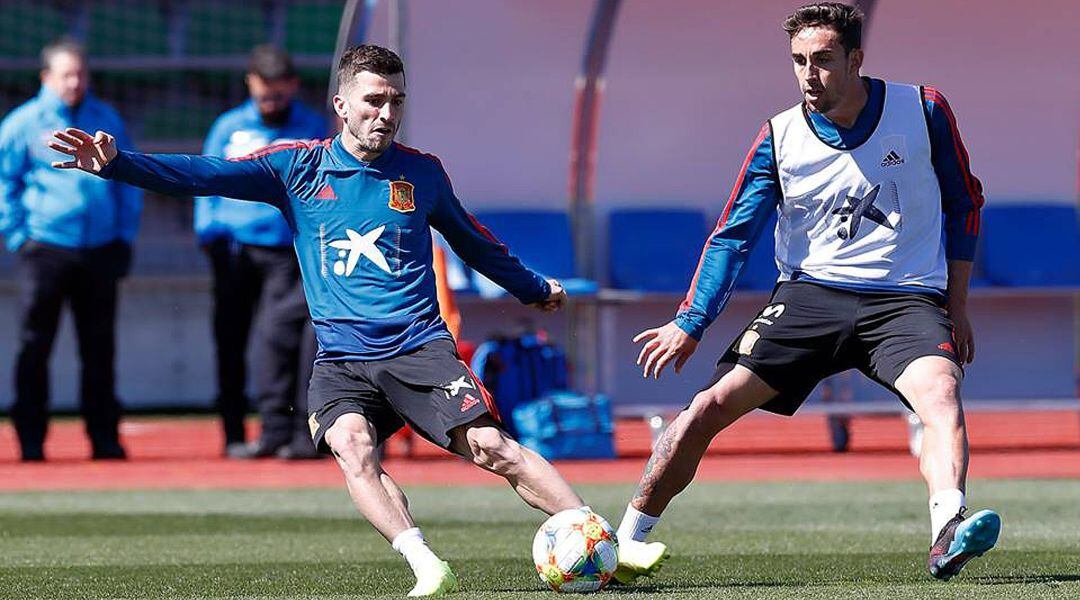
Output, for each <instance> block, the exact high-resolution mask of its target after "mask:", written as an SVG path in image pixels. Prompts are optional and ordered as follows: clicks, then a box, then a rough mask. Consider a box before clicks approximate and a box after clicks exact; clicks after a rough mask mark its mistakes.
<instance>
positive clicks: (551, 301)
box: [529, 279, 566, 312]
mask: <svg viewBox="0 0 1080 600" xmlns="http://www.w3.org/2000/svg"><path fill="white" fill-rule="evenodd" d="M547 282H548V285H549V286H551V293H550V294H548V297H547V298H546V299H544V300H541V301H540V302H534V303H532V304H530V305H529V306H532V307H535V308H538V309H540V310H542V311H544V312H555V311H557V310H559V309H560V308H562V307H563V306H565V305H566V290H565V289H563V286H562V284H561V283H559V280H558V279H548V280H547Z"/></svg>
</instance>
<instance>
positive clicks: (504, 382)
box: [472, 333, 569, 436]
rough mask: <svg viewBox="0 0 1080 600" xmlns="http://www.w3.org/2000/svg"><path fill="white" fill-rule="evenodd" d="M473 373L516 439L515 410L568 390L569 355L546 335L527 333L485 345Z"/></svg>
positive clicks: (481, 349)
mask: <svg viewBox="0 0 1080 600" xmlns="http://www.w3.org/2000/svg"><path fill="white" fill-rule="evenodd" d="M472 370H473V372H474V373H476V374H477V376H478V377H480V380H481V381H483V382H484V387H486V388H487V390H488V391H489V392H490V393H491V395H492V397H493V398H494V399H495V406H496V407H497V408H498V410H499V414H500V415H502V416H503V422H504V424H505V425H506V428H507V429H508V430H509V432H510V433H511V434H512V435H514V436H517V429H516V427H514V424H513V422H512V421H513V420H512V419H511V415H512V414H513V413H514V408H516V407H517V406H518V405H520V404H522V403H524V402H529V401H531V400H535V399H537V398H539V397H540V396H543V395H544V394H546V393H547V392H549V391H552V390H565V389H567V388H568V387H569V381H568V372H567V363H566V353H565V352H563V351H562V349H561V348H559V347H558V346H556V345H554V344H551V343H549V342H547V341H546V340H545V339H544V336H543V334H536V333H526V334H524V335H521V336H519V337H500V338H495V339H491V340H489V341H487V342H484V343H483V344H481V345H480V347H479V348H477V349H476V353H475V354H474V355H473V360H472Z"/></svg>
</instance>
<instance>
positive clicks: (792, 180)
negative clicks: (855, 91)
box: [770, 82, 947, 290]
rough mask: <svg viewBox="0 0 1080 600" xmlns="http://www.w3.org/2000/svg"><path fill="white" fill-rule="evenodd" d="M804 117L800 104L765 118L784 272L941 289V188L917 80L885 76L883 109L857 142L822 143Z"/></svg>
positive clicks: (782, 277)
mask: <svg viewBox="0 0 1080 600" xmlns="http://www.w3.org/2000/svg"><path fill="white" fill-rule="evenodd" d="M808 119H809V116H808V115H806V114H805V113H804V112H803V105H802V104H799V105H797V106H794V107H792V108H790V109H788V110H786V111H784V112H782V113H780V114H779V115H777V116H775V117H773V118H772V119H771V120H770V123H771V126H772V134H773V148H774V152H775V155H776V167H777V170H778V172H779V176H780V189H781V191H782V192H783V195H784V198H783V202H782V203H781V206H780V215H779V220H778V221H777V224H776V263H777V267H778V268H779V270H780V280H781V281H787V280H791V279H794V278H795V276H796V274H805V275H808V276H810V277H812V278H814V279H818V280H821V281H827V282H835V283H842V284H848V285H854V286H856V287H857V286H859V285H866V286H867V287H878V288H881V287H894V286H910V287H912V288H932V289H937V290H944V289H945V286H946V282H947V270H946V264H945V247H944V243H943V234H942V214H941V190H940V188H939V186H938V180H937V175H936V174H935V173H934V167H933V164H932V163H931V160H930V137H929V133H928V131H927V125H926V117H925V116H924V113H923V106H922V93H921V90H920V89H919V87H917V86H912V85H903V84H896V83H888V82H886V84H885V105H884V108H883V109H882V113H881V118H880V120H879V122H878V124H877V126H876V127H875V128H874V131H873V133H871V134H870V137H869V138H868V139H867V140H866V141H865V142H863V143H862V144H861V145H859V146H857V147H854V148H848V149H841V148H835V147H833V146H831V145H829V144H826V143H825V142H823V141H822V140H821V139H820V138H819V137H818V136H817V134H815V133H814V131H813V130H812V129H811V128H810V124H809V123H808Z"/></svg>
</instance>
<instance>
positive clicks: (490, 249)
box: [50, 45, 583, 596]
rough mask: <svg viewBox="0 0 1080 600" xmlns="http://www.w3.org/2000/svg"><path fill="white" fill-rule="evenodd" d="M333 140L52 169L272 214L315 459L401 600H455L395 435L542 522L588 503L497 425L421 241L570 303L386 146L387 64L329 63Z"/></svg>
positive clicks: (553, 300)
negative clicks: (401, 575)
mask: <svg viewBox="0 0 1080 600" xmlns="http://www.w3.org/2000/svg"><path fill="white" fill-rule="evenodd" d="M338 82H339V88H338V92H337V95H336V96H334V110H335V112H336V113H337V115H338V116H339V117H341V119H342V121H343V123H344V130H343V131H342V132H341V134H340V135H339V136H337V137H335V138H333V139H328V140H324V141H314V142H295V143H288V144H282V145H278V146H271V147H269V148H266V149H263V150H260V151H258V152H256V153H254V154H250V155H248V156H246V157H241V158H238V159H224V158H217V157H211V156H191V155H146V154H138V153H133V152H117V150H116V145H115V142H114V140H113V138H112V136H110V135H109V134H107V133H105V132H97V133H96V134H95V135H94V136H90V135H89V134H87V133H85V132H83V131H79V130H76V129H68V130H65V131H60V132H57V133H56V140H54V141H52V142H51V143H50V146H51V147H53V148H54V149H56V150H59V151H60V152H64V153H66V154H69V155H71V160H69V161H66V162H58V163H55V166H56V167H59V168H77V169H82V170H84V171H88V172H90V173H95V174H97V175H99V176H101V177H104V178H106V179H114V180H118V181H124V182H127V183H131V184H134V185H138V186H141V187H145V188H149V189H153V190H157V191H160V192H164V193H172V194H186V195H194V196H206V195H218V196H225V197H229V198H237V199H246V200H258V201H263V202H269V203H271V204H272V205H274V206H276V207H277V208H278V209H279V210H280V211H281V213H282V214H283V215H284V216H285V219H286V221H288V223H289V227H290V229H291V230H292V234H293V245H294V247H295V249H296V253H297V256H298V257H299V260H300V269H301V272H302V275H303V281H304V290H305V294H306V296H307V302H308V307H309V309H310V311H311V318H312V323H313V325H314V328H315V332H316V337H317V339H318V342H319V351H318V355H317V358H316V363H315V367H314V372H313V374H312V378H311V385H310V391H309V397H308V403H309V411H310V418H309V425H310V426H311V433H312V437H313V439H314V441H315V444H316V446H317V447H318V448H319V449H320V450H321V451H324V452H330V453H332V454H333V455H334V456H335V457H336V458H337V460H338V463H339V464H340V465H341V469H342V471H343V472H344V475H345V482H346V484H347V486H348V489H349V493H350V495H351V496H352V499H353V502H354V504H355V505H356V507H357V508H358V509H359V510H360V512H361V513H362V514H363V515H364V516H365V517H367V519H368V520H369V521H370V522H371V523H372V525H374V526H375V528H376V529H377V530H378V531H379V532H380V533H381V534H382V535H383V536H385V537H386V539H387V540H388V541H390V542H391V543H392V545H393V547H394V548H395V549H396V550H398V551H399V552H401V554H402V555H403V556H404V557H405V559H406V560H407V561H408V563H409V565H410V566H411V567H412V570H413V572H414V574H415V575H416V580H417V581H416V586H415V587H414V588H413V589H412V591H410V592H409V595H410V596H428V595H438V594H444V593H448V592H452V591H455V590H457V589H458V582H457V578H456V577H455V575H454V573H453V572H452V571H451V569H450V567H449V565H447V564H446V563H445V562H444V561H442V560H440V559H439V558H438V557H437V556H436V555H435V554H434V553H433V552H432V550H431V549H430V548H429V547H428V545H427V543H426V542H425V541H424V537H423V535H422V534H421V533H420V529H419V528H417V527H416V525H415V523H414V522H413V519H412V516H411V515H410V513H409V507H408V503H407V501H406V499H405V495H404V494H403V493H402V491H401V488H399V487H398V485H397V484H396V483H394V480H393V479H392V478H391V477H390V475H389V474H387V473H386V472H385V471H384V470H383V469H382V466H381V465H380V462H379V458H378V454H377V451H376V450H377V448H378V447H379V444H381V443H382V442H383V441H384V440H386V439H387V438H388V437H389V436H390V435H391V434H392V433H394V432H395V431H397V430H398V429H399V428H401V427H402V425H404V424H405V423H408V424H409V426H410V427H412V428H413V429H414V430H415V431H417V432H419V433H420V434H421V435H423V436H424V437H426V438H427V439H429V440H431V441H432V442H434V443H436V444H438V445H440V446H442V447H444V448H447V449H448V450H450V451H451V452H454V453H455V454H458V455H460V456H462V457H464V458H467V459H469V460H471V461H473V462H474V463H475V464H477V465H479V466H480V467H482V468H484V469H487V470H488V471H491V472H493V473H496V474H498V475H501V476H503V477H504V478H506V480H507V481H508V482H509V483H510V485H511V486H513V488H514V490H515V491H516V492H517V493H518V494H519V495H520V496H521V497H522V499H524V500H525V501H526V502H527V503H528V504H530V505H531V506H533V507H535V508H538V509H540V510H542V511H544V512H546V513H548V514H553V513H555V512H558V511H561V510H565V509H569V508H578V507H581V506H582V505H583V503H582V501H581V498H580V497H578V495H577V494H576V493H575V492H574V490H573V489H571V488H570V486H569V485H568V484H567V483H566V481H564V480H563V478H562V477H561V476H560V475H559V474H558V472H557V471H555V469H554V468H553V467H552V466H551V465H550V464H549V463H548V462H546V461H545V460H544V459H543V458H541V457H540V456H539V455H537V454H536V453H534V452H532V451H530V450H529V449H527V448H524V447H521V446H519V445H518V444H517V443H516V442H515V441H514V440H513V439H511V438H510V437H508V436H507V435H506V433H505V432H504V431H503V429H502V428H501V427H500V425H499V423H498V417H497V414H496V413H495V412H494V411H495V409H494V405H493V403H492V401H491V398H490V396H488V394H487V391H486V390H484V388H483V386H482V385H481V383H480V381H479V380H478V379H477V378H476V377H475V376H474V375H473V374H472V373H471V372H470V371H469V369H468V367H467V366H466V365H465V363H463V362H462V361H461V360H460V359H459V358H458V355H457V353H456V351H455V347H454V340H453V339H452V338H451V336H450V334H449V333H448V331H447V329H446V325H445V323H444V322H443V320H442V319H441V318H440V316H439V308H438V303H437V301H436V290H435V274H434V272H433V271H432V243H431V232H430V228H431V227H434V228H435V229H437V230H439V231H440V232H441V233H442V234H443V236H444V238H445V239H446V240H447V242H449V244H450V246H451V247H452V248H453V249H454V251H455V252H457V254H458V255H459V256H461V257H462V258H463V259H464V260H465V261H466V262H467V263H468V264H469V265H470V266H472V267H473V268H474V269H476V270H477V271H479V272H481V273H483V274H484V275H486V276H487V277H488V278H489V279H491V280H493V281H495V282H496V283H498V284H499V285H501V286H502V287H504V288H506V289H507V290H508V291H509V292H510V293H511V294H513V295H514V296H515V297H517V298H518V299H519V300H520V301H521V302H523V303H525V304H531V305H534V306H536V307H538V308H540V309H542V310H544V311H553V310H557V309H559V308H560V307H562V305H563V304H564V303H565V301H566V293H565V292H564V291H563V289H562V286H561V285H560V284H559V282H557V281H555V280H553V279H548V280H545V279H544V278H543V277H541V276H540V275H538V274H537V273H534V272H533V271H530V270H529V269H527V268H526V267H525V266H523V265H522V264H521V261H519V260H518V259H517V258H516V257H514V256H513V255H512V254H510V253H509V252H508V251H507V248H506V247H505V246H503V245H502V244H500V243H499V242H498V241H497V240H496V239H495V238H494V237H492V235H491V234H490V233H489V232H488V231H487V230H486V229H484V227H483V226H481V225H480V224H479V223H478V222H477V221H476V220H475V219H473V217H472V216H471V215H470V214H469V213H468V212H466V211H465V210H464V208H462V206H461V202H460V201H459V200H458V199H457V197H456V196H455V195H454V191H453V189H452V187H451V185H450V180H449V178H448V177H447V175H446V172H445V171H444V170H443V167H442V164H441V163H440V162H439V160H438V159H437V158H436V157H434V156H432V155H430V154H424V153H421V152H419V151H417V150H413V149H412V148H408V147H406V146H402V145H400V144H398V143H395V142H394V135H395V134H396V133H397V131H398V127H399V126H400V125H401V121H402V119H403V118H404V114H405V93H406V88H405V73H404V67H403V65H402V63H401V60H400V59H399V58H398V57H397V55H395V54H394V53H393V52H391V51H389V50H387V49H385V48H381V47H378V46H371V45H365V46H358V47H355V48H351V49H349V50H348V51H346V52H345V53H344V55H343V56H342V58H341V62H340V63H339V65H338Z"/></svg>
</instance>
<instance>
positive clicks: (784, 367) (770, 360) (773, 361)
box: [708, 281, 960, 415]
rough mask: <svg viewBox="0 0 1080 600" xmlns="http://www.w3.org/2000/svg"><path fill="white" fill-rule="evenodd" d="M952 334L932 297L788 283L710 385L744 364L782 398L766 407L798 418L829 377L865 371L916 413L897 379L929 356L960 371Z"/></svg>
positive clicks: (749, 328) (732, 350)
mask: <svg viewBox="0 0 1080 600" xmlns="http://www.w3.org/2000/svg"><path fill="white" fill-rule="evenodd" d="M952 330H953V324H952V321H951V320H950V319H949V316H948V314H947V313H946V312H945V308H944V307H943V306H941V305H940V304H939V303H938V302H936V301H935V300H934V299H933V298H930V297H927V296H925V295H921V294H914V293H908V294H904V293H887V292H881V293H878V292H855V291H848V290H841V289H836V288H830V287H826V286H823V285H819V284H816V283H809V282H804V281H789V282H783V283H780V284H779V285H778V286H777V287H776V290H775V291H774V292H773V296H772V299H771V300H770V301H769V304H768V306H766V307H765V308H764V309H763V310H762V311H761V313H759V314H758V316H757V318H755V319H754V320H753V321H751V322H750V325H749V326H747V328H746V330H745V331H743V333H742V334H741V335H740V336H739V337H738V338H736V339H735V341H734V342H733V343H732V344H731V346H730V347H729V348H728V350H727V352H725V353H724V355H723V357H721V358H720V361H719V362H718V363H717V366H716V373H715V374H714V375H713V378H712V380H711V381H710V382H709V385H708V387H712V386H713V385H714V384H716V382H718V381H720V378H721V377H723V376H724V375H725V374H726V373H727V372H728V371H730V370H731V369H732V368H733V366H734V365H735V364H740V365H742V366H744V367H746V368H747V369H750V370H751V371H753V372H754V374H755V375H757V376H758V377H760V378H761V379H762V380H763V381H764V382H765V383H767V384H768V385H769V386H770V387H772V388H773V389H774V390H776V391H778V392H779V393H780V394H779V395H778V396H777V397H776V398H774V399H772V400H771V401H769V402H768V403H766V404H765V405H764V406H762V407H761V408H763V409H765V410H767V411H770V412H775V413H779V414H782V415H793V414H795V411H796V410H798V408H799V406H800V405H801V404H802V403H803V402H804V401H805V400H806V397H807V396H808V395H810V392H812V391H813V390H814V387H815V386H817V384H818V382H820V381H821V380H822V379H824V378H826V377H828V376H829V375H833V374H835V373H839V372H841V371H846V370H848V369H858V370H860V371H862V372H863V373H864V374H865V375H866V376H867V377H870V378H871V379H873V380H874V381H877V382H878V383H880V384H882V385H884V386H885V387H886V388H888V389H889V390H890V391H891V392H893V393H894V394H896V395H897V396H898V397H900V400H901V401H902V402H904V404H905V405H906V406H908V408H911V406H910V405H908V403H907V401H906V400H905V399H904V398H903V397H902V396H901V395H900V393H899V392H898V391H897V390H896V387H895V383H896V379H897V378H898V377H900V374H901V373H903V372H904V369H905V368H907V366H908V365H909V364H911V363H912V361H914V360H915V359H917V358H921V357H923V356H942V357H944V358H948V359H949V360H951V361H953V362H954V363H956V364H957V366H960V363H959V361H958V360H957V357H956V354H955V349H954V346H953V337H952Z"/></svg>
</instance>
